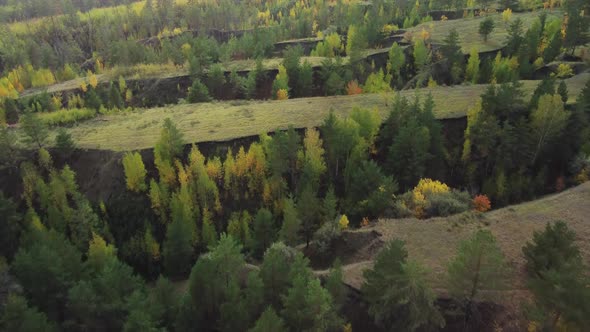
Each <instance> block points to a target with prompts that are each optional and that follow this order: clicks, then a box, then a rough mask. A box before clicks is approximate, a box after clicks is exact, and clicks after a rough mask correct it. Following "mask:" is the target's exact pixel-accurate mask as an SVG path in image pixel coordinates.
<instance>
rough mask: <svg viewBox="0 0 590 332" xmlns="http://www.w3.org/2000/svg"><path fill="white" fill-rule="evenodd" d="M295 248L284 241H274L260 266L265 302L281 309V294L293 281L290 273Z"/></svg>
mask: <svg viewBox="0 0 590 332" xmlns="http://www.w3.org/2000/svg"><path fill="white" fill-rule="evenodd" d="M295 254H296V252H295V250H294V249H292V248H290V247H288V246H286V245H285V244H284V243H282V242H277V243H274V244H273V245H271V246H270V248H268V249H267V250H266V252H265V253H264V259H263V261H262V265H261V266H260V277H261V279H262V282H263V284H264V299H265V303H269V304H270V305H272V306H273V308H274V309H276V310H279V308H280V306H281V296H282V295H284V294H285V293H286V291H287V289H288V287H289V285H290V283H291V279H290V277H289V274H290V272H291V265H292V263H293V260H294V258H295Z"/></svg>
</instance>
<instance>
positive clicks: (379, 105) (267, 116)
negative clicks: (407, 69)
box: [52, 74, 590, 151]
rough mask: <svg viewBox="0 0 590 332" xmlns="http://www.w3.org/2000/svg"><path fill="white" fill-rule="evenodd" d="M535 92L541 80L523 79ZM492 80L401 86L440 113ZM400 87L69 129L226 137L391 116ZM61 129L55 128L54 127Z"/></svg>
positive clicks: (135, 144) (83, 133)
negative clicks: (366, 112) (371, 112)
mask: <svg viewBox="0 0 590 332" xmlns="http://www.w3.org/2000/svg"><path fill="white" fill-rule="evenodd" d="M588 79H590V74H581V75H577V76H575V77H573V78H570V79H568V80H566V82H567V85H568V90H569V93H570V101H573V100H575V97H576V96H577V95H578V94H579V92H580V91H581V89H582V87H583V86H584V84H585V83H586V81H587V80H588ZM522 82H523V84H524V90H525V91H526V93H527V95H528V96H530V95H531V94H532V92H533V91H534V89H535V87H536V86H537V84H538V83H539V81H522ZM486 87H487V85H461V86H453V87H436V88H424V89H417V90H405V91H401V92H400V93H401V95H403V96H406V97H409V98H413V97H414V96H415V95H421V96H426V95H427V94H428V93H429V92H430V93H432V96H433V98H434V101H435V104H436V107H435V112H436V116H437V118H440V119H449V118H459V117H463V116H465V114H466V112H467V110H468V109H469V108H470V107H472V106H473V105H474V104H475V102H476V101H477V99H478V97H479V96H480V95H481V93H482V92H483V91H484V90H485V88H486ZM393 95H394V93H390V94H361V95H354V96H333V97H312V98H298V99H291V100H285V101H231V102H213V103H201V104H186V105H174V106H169V107H161V108H153V109H147V110H138V111H133V112H128V113H119V114H114V115H104V116H100V117H98V118H95V119H93V120H90V121H86V122H83V123H80V124H79V125H77V126H75V127H73V128H69V129H67V130H68V131H69V132H70V133H71V134H72V136H73V137H74V139H75V140H76V141H77V142H78V145H79V146H80V147H82V148H94V149H106V150H114V151H126V150H136V149H145V148H151V147H153V146H154V143H155V142H156V140H157V139H158V136H159V134H160V126H161V124H162V122H163V121H164V119H166V118H171V119H172V120H173V121H174V122H175V123H176V125H177V126H178V128H179V129H180V130H181V131H182V132H183V133H184V135H185V138H186V141H187V142H191V143H192V142H195V143H197V142H207V141H226V140H231V139H235V138H239V137H246V136H252V135H258V134H260V133H263V132H270V131H274V130H277V129H284V128H287V127H288V126H289V125H293V126H294V127H296V128H306V127H314V126H318V125H319V124H321V122H322V121H323V119H324V118H325V117H326V115H327V114H328V113H329V111H330V109H333V110H334V112H336V114H337V115H338V116H347V115H348V114H349V113H350V111H351V110H352V109H353V108H354V107H363V108H369V109H377V110H378V111H379V112H380V114H381V115H382V116H383V117H385V116H386V115H387V114H388V112H389V105H391V99H392V98H393ZM52 135H55V133H52Z"/></svg>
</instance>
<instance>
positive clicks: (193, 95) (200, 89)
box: [187, 78, 211, 103]
mask: <svg viewBox="0 0 590 332" xmlns="http://www.w3.org/2000/svg"><path fill="white" fill-rule="evenodd" d="M187 100H188V101H189V102H190V103H203V102H208V101H211V96H210V95H209V89H208V88H207V86H206V85H205V84H203V82H201V80H200V79H198V78H195V80H194V81H193V85H192V86H191V87H190V89H189V91H188V96H187Z"/></svg>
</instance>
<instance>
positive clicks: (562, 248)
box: [522, 221, 590, 330]
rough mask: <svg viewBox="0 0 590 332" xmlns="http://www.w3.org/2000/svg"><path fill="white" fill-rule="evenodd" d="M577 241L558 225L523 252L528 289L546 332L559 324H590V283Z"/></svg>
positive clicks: (537, 235) (538, 234) (535, 238)
mask: <svg viewBox="0 0 590 332" xmlns="http://www.w3.org/2000/svg"><path fill="white" fill-rule="evenodd" d="M575 238H576V234H575V232H574V231H573V230H571V229H569V227H568V226H567V225H566V224H565V223H564V222H562V221H557V222H555V223H553V224H550V223H548V224H547V226H546V227H545V230H544V231H543V232H535V233H534V234H533V241H532V242H528V243H527V244H526V245H525V246H524V247H523V249H522V251H523V254H524V256H525V259H526V271H527V274H528V278H529V280H528V283H529V288H530V289H531V291H532V293H533V294H534V296H535V306H536V307H537V309H539V310H540V311H541V312H542V313H543V317H542V319H541V322H540V323H541V325H542V327H543V328H545V329H547V330H555V328H556V325H557V324H558V323H559V322H563V323H565V324H562V325H566V326H567V325H572V327H574V326H576V327H578V328H580V329H584V327H585V326H588V324H589V323H590V322H589V321H588V319H589V318H588V317H590V316H589V314H590V288H588V285H589V283H590V280H589V279H588V276H587V272H588V271H587V267H586V266H585V264H584V262H583V260H582V257H581V255H580V249H579V248H578V246H577V245H576V244H575V242H574V241H575Z"/></svg>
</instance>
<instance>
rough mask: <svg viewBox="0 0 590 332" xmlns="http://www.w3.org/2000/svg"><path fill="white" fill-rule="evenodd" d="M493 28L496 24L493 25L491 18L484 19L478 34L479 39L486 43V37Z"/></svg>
mask: <svg viewBox="0 0 590 332" xmlns="http://www.w3.org/2000/svg"><path fill="white" fill-rule="evenodd" d="M495 26H496V24H495V23H494V19H493V18H491V17H488V18H485V19H484V20H483V21H481V23H480V24H479V30H478V32H479V35H480V36H481V38H483V41H484V42H486V43H487V42H488V37H489V36H490V34H491V33H492V31H494V27H495Z"/></svg>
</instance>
